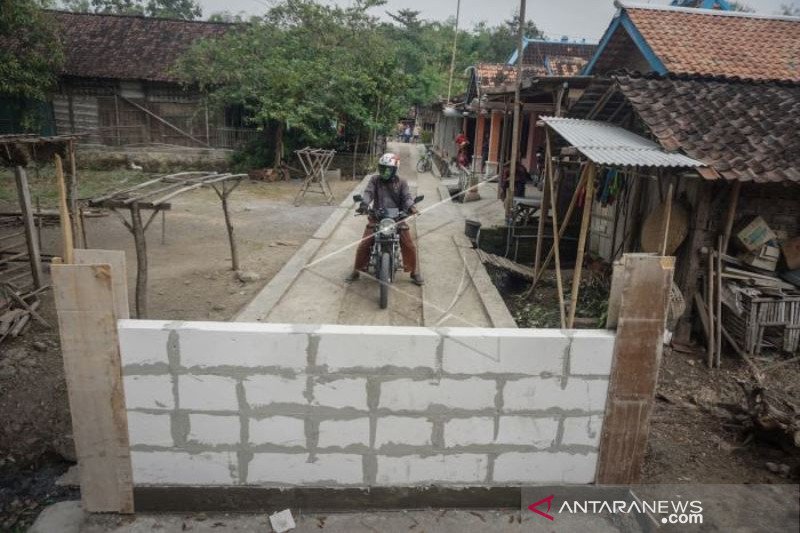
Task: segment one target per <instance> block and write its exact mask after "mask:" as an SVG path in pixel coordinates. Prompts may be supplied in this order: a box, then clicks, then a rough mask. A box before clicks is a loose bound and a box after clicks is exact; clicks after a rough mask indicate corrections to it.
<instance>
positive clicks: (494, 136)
mask: <svg viewBox="0 0 800 533" xmlns="http://www.w3.org/2000/svg"><path fill="white" fill-rule="evenodd" d="M502 134H503V113H502V112H500V111H492V123H491V129H490V130H489V158H488V159H487V161H486V173H487V174H493V173H495V172H497V166H498V161H499V159H498V158H499V157H500V136H501V135H502Z"/></svg>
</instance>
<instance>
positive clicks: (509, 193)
mask: <svg viewBox="0 0 800 533" xmlns="http://www.w3.org/2000/svg"><path fill="white" fill-rule="evenodd" d="M525 3H526V2H525V0H520V2H519V30H518V31H517V42H518V45H517V46H518V48H517V83H516V84H514V119H513V120H514V123H513V124H514V125H513V127H512V130H511V165H510V168H509V169H508V187H507V189H506V198H505V203H506V219H509V218H510V216H511V209H512V207H513V206H514V190H515V188H516V180H517V165H518V164H519V141H520V131H519V130H520V93H521V91H522V57H523V56H524V55H525V54H523V46H524V45H525Z"/></svg>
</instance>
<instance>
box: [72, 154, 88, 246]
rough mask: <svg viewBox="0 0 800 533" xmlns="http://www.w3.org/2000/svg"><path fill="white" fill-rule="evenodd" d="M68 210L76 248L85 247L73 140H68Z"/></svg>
mask: <svg viewBox="0 0 800 533" xmlns="http://www.w3.org/2000/svg"><path fill="white" fill-rule="evenodd" d="M69 212H70V214H71V216H72V218H71V219H70V221H71V222H72V241H73V242H74V243H77V247H78V248H86V243H85V242H83V228H82V226H83V217H82V216H80V214H79V213H78V165H77V162H76V160H75V141H69Z"/></svg>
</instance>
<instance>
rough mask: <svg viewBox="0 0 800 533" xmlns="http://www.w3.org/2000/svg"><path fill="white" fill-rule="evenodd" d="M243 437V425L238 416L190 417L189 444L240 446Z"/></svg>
mask: <svg viewBox="0 0 800 533" xmlns="http://www.w3.org/2000/svg"><path fill="white" fill-rule="evenodd" d="M241 436H242V424H241V423H240V421H239V417H238V416H236V415H233V416H231V415H202V414H190V415H189V434H188V436H187V437H186V439H187V440H188V441H189V442H196V443H198V444H206V445H208V446H216V445H218V444H238V443H239V442H241V440H242V438H241Z"/></svg>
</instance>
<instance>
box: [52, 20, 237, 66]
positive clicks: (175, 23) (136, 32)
mask: <svg viewBox="0 0 800 533" xmlns="http://www.w3.org/2000/svg"><path fill="white" fill-rule="evenodd" d="M53 15H54V16H55V18H56V20H57V21H58V23H59V24H60V26H61V30H60V31H61V35H62V36H63V43H64V55H65V63H64V71H63V74H65V75H68V76H77V77H83V78H112V79H132V80H150V81H176V79H175V77H174V76H173V75H172V74H171V73H170V69H171V68H172V66H173V65H174V64H175V62H176V61H177V59H178V57H180V55H181V54H182V53H184V52H185V51H186V50H187V49H188V48H189V47H190V46H191V45H192V44H193V43H194V42H195V41H197V40H198V39H206V38H212V37H218V36H221V35H223V34H224V33H225V32H227V31H229V30H230V29H231V28H233V27H234V26H233V25H231V24H224V23H212V22H190V21H184V20H169V19H156V18H145V17H137V16H119V15H95V14H87V13H64V12H53Z"/></svg>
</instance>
